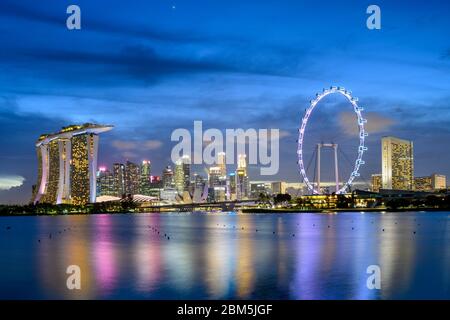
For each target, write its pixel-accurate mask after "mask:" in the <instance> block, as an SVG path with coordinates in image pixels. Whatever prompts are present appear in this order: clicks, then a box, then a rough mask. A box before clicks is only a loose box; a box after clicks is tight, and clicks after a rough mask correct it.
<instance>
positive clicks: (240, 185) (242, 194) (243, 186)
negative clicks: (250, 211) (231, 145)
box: [235, 154, 250, 200]
mask: <svg viewBox="0 0 450 320" xmlns="http://www.w3.org/2000/svg"><path fill="white" fill-rule="evenodd" d="M235 179H236V199H237V200H244V199H248V196H249V193H250V190H249V189H250V184H249V180H248V175H247V159H246V155H245V154H239V155H238V167H237V169H236V175H235Z"/></svg>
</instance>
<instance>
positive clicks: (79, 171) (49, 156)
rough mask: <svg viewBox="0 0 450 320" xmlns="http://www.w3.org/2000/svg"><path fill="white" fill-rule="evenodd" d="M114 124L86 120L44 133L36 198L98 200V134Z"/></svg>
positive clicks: (40, 142)
mask: <svg viewBox="0 0 450 320" xmlns="http://www.w3.org/2000/svg"><path fill="white" fill-rule="evenodd" d="M112 128H113V127H112V126H102V125H97V124H91V123H86V124H83V125H71V126H67V127H64V128H62V129H61V131H59V132H57V133H53V134H44V135H41V136H40V137H39V139H38V141H37V142H36V149H37V154H38V183H37V187H36V189H35V193H34V194H33V202H34V203H37V202H42V203H53V204H59V203H72V204H86V203H89V202H95V198H96V191H97V179H96V170H97V153H98V141H99V137H98V135H99V134H100V133H102V132H106V131H109V130H111V129H112Z"/></svg>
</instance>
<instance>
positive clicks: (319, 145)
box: [316, 143, 322, 194]
mask: <svg viewBox="0 0 450 320" xmlns="http://www.w3.org/2000/svg"><path fill="white" fill-rule="evenodd" d="M321 147H322V144H321V143H318V144H317V166H316V167H317V192H318V193H319V194H320V149H321Z"/></svg>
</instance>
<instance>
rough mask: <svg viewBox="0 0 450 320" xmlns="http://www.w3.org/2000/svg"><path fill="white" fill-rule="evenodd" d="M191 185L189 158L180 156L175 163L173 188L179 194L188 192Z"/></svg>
mask: <svg viewBox="0 0 450 320" xmlns="http://www.w3.org/2000/svg"><path fill="white" fill-rule="evenodd" d="M190 183H191V158H190V157H189V156H187V155H184V156H182V157H181V158H180V159H178V160H177V161H176V162H175V188H176V189H177V191H178V192H179V193H183V191H188V190H189V184H190Z"/></svg>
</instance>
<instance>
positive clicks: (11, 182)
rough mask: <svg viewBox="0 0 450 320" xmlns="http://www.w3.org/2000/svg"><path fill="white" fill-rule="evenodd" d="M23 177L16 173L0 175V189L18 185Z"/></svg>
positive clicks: (21, 182) (22, 180)
mask: <svg viewBox="0 0 450 320" xmlns="http://www.w3.org/2000/svg"><path fill="white" fill-rule="evenodd" d="M24 181H25V178H24V177H22V176H17V175H0V191H4V190H10V189H12V188H17V187H20V186H21V185H22V184H23V182H24Z"/></svg>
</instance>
